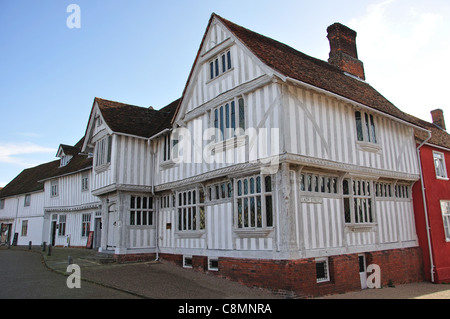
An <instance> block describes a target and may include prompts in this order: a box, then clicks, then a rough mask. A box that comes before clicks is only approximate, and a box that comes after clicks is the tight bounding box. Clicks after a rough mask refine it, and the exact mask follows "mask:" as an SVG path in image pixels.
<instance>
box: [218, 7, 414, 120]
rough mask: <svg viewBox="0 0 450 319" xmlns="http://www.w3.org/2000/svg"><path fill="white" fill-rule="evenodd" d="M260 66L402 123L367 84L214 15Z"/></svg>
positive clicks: (399, 114) (402, 116)
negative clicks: (385, 114) (253, 56)
mask: <svg viewBox="0 0 450 319" xmlns="http://www.w3.org/2000/svg"><path fill="white" fill-rule="evenodd" d="M215 16H216V17H217V18H218V19H219V20H220V21H221V22H222V23H223V24H224V25H225V26H226V27H227V28H228V29H229V30H230V31H231V32H232V33H233V34H234V35H235V36H236V37H237V38H238V39H239V40H241V42H242V43H243V44H244V45H245V46H246V47H247V48H248V49H249V50H250V51H251V52H253V53H254V54H255V55H256V56H257V57H258V58H259V59H260V60H261V61H262V62H263V63H265V64H266V65H267V66H269V67H271V68H272V69H273V70H275V71H277V72H279V73H281V74H282V75H284V76H286V77H289V78H292V79H295V80H298V81H301V82H304V83H307V84H309V85H312V86H315V87H317V88H320V89H324V90H326V91H329V92H332V93H334V94H337V95H340V96H342V97H345V98H347V99H350V100H352V101H355V102H358V103H360V104H363V105H366V106H369V107H371V108H374V109H376V110H378V111H381V112H383V113H387V114H389V115H392V116H394V117H397V118H399V119H402V120H406V121H407V120H408V117H407V116H406V115H405V113H404V112H402V111H401V110H399V109H398V108H397V107H395V106H394V105H393V104H392V103H391V102H389V101H388V100H387V99H386V98H385V97H384V96H382V95H381V94H380V93H379V92H378V91H376V90H375V89H374V88H373V87H372V86H370V85H369V84H368V83H366V82H364V81H361V80H358V79H356V78H354V77H351V76H348V75H346V74H345V73H344V72H343V71H341V70H340V69H339V68H337V67H335V66H333V65H331V64H329V63H328V62H325V61H322V60H319V59H316V58H313V57H311V56H308V55H306V54H304V53H302V52H299V51H297V50H295V49H293V48H291V47H289V46H287V45H286V44H283V43H281V42H278V41H276V40H273V39H271V38H268V37H266V36H263V35H261V34H258V33H256V32H253V31H251V30H248V29H246V28H243V27H241V26H239V25H237V24H235V23H233V22H231V21H228V20H226V19H224V18H222V17H220V16H218V15H215Z"/></svg>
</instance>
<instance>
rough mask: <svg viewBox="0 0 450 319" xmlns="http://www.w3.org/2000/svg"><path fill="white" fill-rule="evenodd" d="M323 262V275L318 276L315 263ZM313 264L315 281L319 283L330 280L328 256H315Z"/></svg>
mask: <svg viewBox="0 0 450 319" xmlns="http://www.w3.org/2000/svg"><path fill="white" fill-rule="evenodd" d="M322 263H323V264H324V266H325V269H324V275H325V276H324V277H318V273H317V265H318V264H322ZM315 264H316V282H317V283H321V282H328V281H330V267H329V266H330V264H329V261H328V257H323V258H316V259H315Z"/></svg>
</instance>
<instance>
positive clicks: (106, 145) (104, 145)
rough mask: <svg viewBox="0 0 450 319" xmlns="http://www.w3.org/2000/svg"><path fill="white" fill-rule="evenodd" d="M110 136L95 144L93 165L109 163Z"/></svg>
mask: <svg viewBox="0 0 450 319" xmlns="http://www.w3.org/2000/svg"><path fill="white" fill-rule="evenodd" d="M111 147H112V136H110V135H109V136H107V137H105V138H103V139H101V140H100V141H98V142H97V143H96V145H95V166H96V167H97V166H102V165H106V164H109V163H111Z"/></svg>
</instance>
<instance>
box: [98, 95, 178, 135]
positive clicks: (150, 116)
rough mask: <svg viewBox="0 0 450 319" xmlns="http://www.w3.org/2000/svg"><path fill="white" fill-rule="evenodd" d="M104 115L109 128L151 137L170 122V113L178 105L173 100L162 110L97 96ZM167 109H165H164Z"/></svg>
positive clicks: (119, 131)
mask: <svg viewBox="0 0 450 319" xmlns="http://www.w3.org/2000/svg"><path fill="white" fill-rule="evenodd" d="M95 101H96V102H97V104H98V106H99V108H100V111H101V113H102V116H103V118H104V120H105V122H106V124H107V125H108V126H109V128H110V129H111V130H112V131H114V132H117V133H125V134H131V135H136V136H141V137H146V138H148V137H151V136H153V135H155V134H156V133H158V132H159V131H160V129H161V128H162V127H164V126H166V125H168V124H167V123H169V124H170V119H171V118H168V116H170V114H169V115H168V113H171V112H173V110H172V109H173V108H174V107H176V105H177V104H176V105H175V106H174V105H173V104H174V103H175V102H177V101H178V100H177V101H174V102H172V103H171V104H169V105H168V106H166V107H165V108H163V109H162V110H159V111H158V110H154V109H152V108H145V107H140V106H136V105H129V104H124V103H120V102H115V101H109V100H105V99H101V98H98V97H96V98H95ZM166 108H167V109H166ZM164 109H166V110H165V111H163V110H164Z"/></svg>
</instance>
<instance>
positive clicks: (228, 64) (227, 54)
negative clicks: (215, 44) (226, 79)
mask: <svg viewBox="0 0 450 319" xmlns="http://www.w3.org/2000/svg"><path fill="white" fill-rule="evenodd" d="M232 62H233V61H232V58H231V50H230V49H227V50H225V51H223V52H221V53H220V54H218V55H216V56H214V57H213V58H211V59H210V60H209V61H208V63H207V65H208V74H209V76H208V81H212V80H214V79H216V78H218V77H220V76H221V75H222V74H225V73H227V72H228V71H230V70H232V69H233V63H232Z"/></svg>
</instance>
